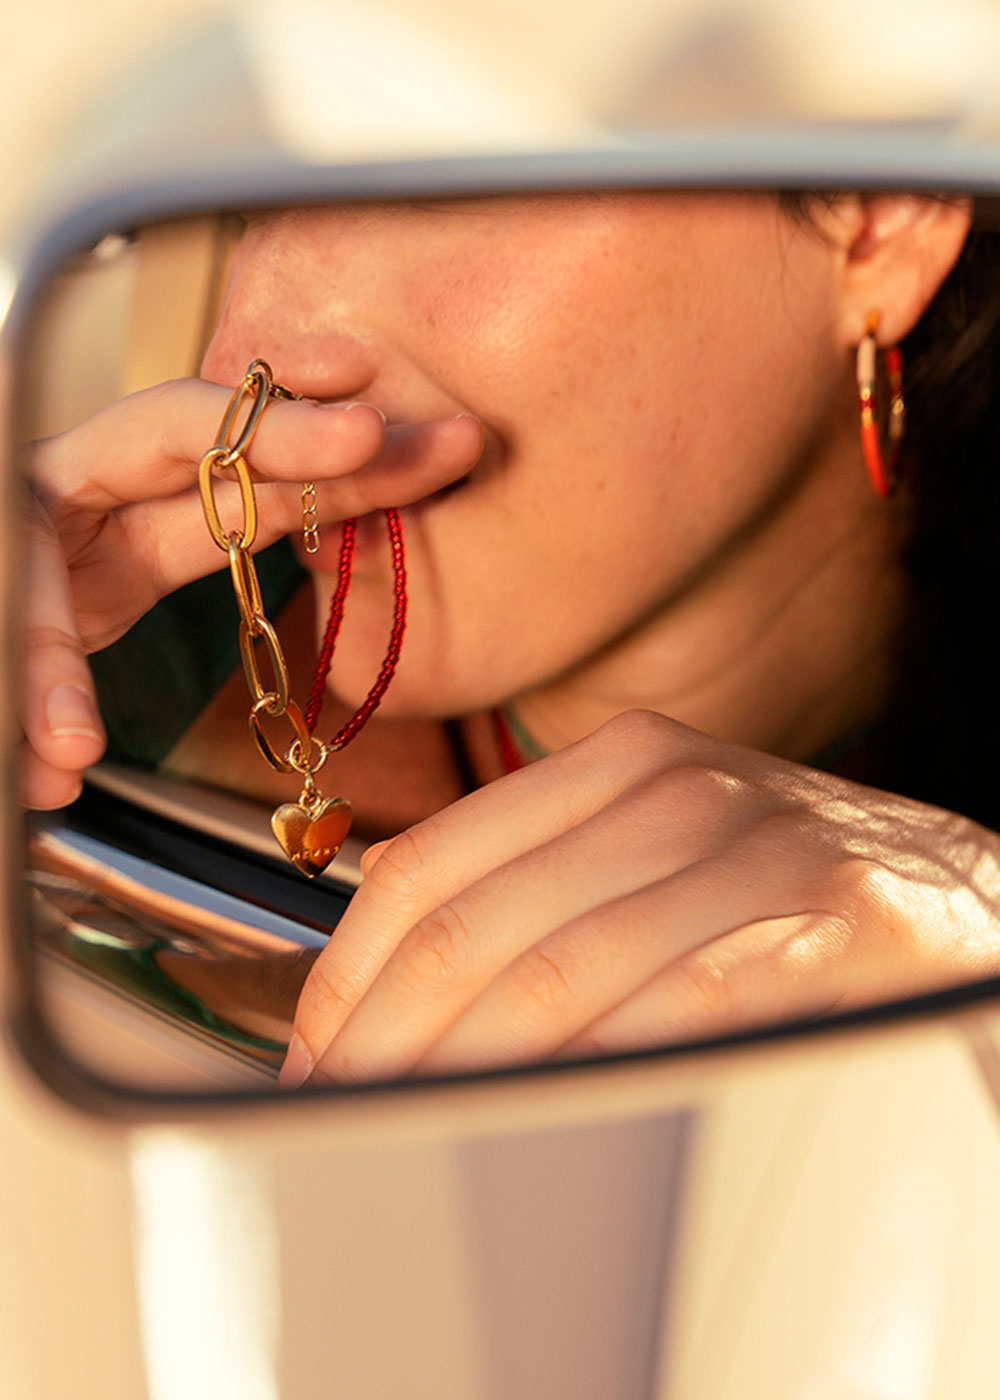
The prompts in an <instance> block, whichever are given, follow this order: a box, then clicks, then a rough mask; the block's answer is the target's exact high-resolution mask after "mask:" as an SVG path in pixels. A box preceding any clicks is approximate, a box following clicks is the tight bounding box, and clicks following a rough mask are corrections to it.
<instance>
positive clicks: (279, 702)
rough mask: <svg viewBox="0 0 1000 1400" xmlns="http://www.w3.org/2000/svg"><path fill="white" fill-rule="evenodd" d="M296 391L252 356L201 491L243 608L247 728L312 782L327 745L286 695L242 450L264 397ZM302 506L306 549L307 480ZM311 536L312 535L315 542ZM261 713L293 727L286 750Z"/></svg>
mask: <svg viewBox="0 0 1000 1400" xmlns="http://www.w3.org/2000/svg"><path fill="white" fill-rule="evenodd" d="M251 396H252V399H253V402H252V403H251V405H250V411H249V413H248V415H247V419H246V422H245V423H244V424H243V427H242V429H241V430H240V432H239V435H238V437H237V439H236V441H235V442H234V443H233V444H232V445H230V442H229V439H230V436H231V435H232V433H233V431H234V429H235V425H236V419H237V417H238V416H239V412H240V409H241V408H242V406H243V405H244V403H245V402H246V401H247V399H249V398H251ZM300 397H301V395H300V394H295V393H293V392H292V391H291V389H286V388H285V386H284V385H283V384H276V383H275V382H274V376H273V375H272V373H271V367H270V365H268V364H267V362H266V361H265V360H254V361H253V362H252V363H251V365H250V366H249V368H248V369H247V372H246V375H245V377H244V379H243V381H242V383H241V384H240V385H239V386H238V387H237V389H236V390H235V392H234V393H233V396H232V398H231V399H230V400H229V405H228V407H227V409H226V412H225V414H224V416H223V419H222V422H221V424H220V425H219V432H218V437H217V439H216V442H215V444H214V446H212V447H210V448H209V450H208V451H207V452H206V453H205V455H204V457H202V459H201V462H200V463H199V466H198V489H199V491H200V493H201V504H202V509H203V510H204V512H205V521H206V523H207V525H208V528H209V531H210V533H211V536H212V539H213V540H214V541H215V543H216V544H217V545H218V547H219V549H221V550H222V551H223V552H224V553H225V554H226V555H227V556H228V559H229V572H230V575H231V577H232V583H233V592H234V593H235V595H236V606H237V607H238V608H239V613H240V633H239V638H240V656H241V658H242V661H243V672H244V675H245V676H246V682H247V688H248V690H249V691H250V698H251V701H252V704H251V707H250V729H251V731H252V733H253V737H254V739H255V741H256V743H257V747H258V748H259V749H260V751H261V753H262V754H263V756H264V758H265V759H266V760H267V762H268V763H269V764H270V765H271V767H272V768H274V769H275V770H276V771H277V772H279V773H291V772H298V773H302V774H305V776H306V778H307V779H308V780H310V781H311V775H312V774H313V773H315V772H317V771H318V770H319V769H320V768H321V767H322V766H323V763H324V762H325V760H326V755H327V749H326V746H325V745H324V744H323V743H321V742H320V740H318V739H314V738H313V736H312V735H311V734H310V733H309V729H308V726H307V725H306V721H305V717H304V715H303V713H302V711H301V710H300V709H299V707H298V705H297V704H296V703H295V701H294V700H293V699H292V697H291V696H290V695H289V693H288V686H289V676H288V665H287V663H286V661H285V655H284V652H283V651H282V649H281V643H280V642H279V641H278V634H277V632H276V631H275V630H274V627H273V626H272V624H271V623H270V622H269V621H268V618H267V617H266V615H265V613H264V603H263V599H262V597H261V591H260V581H259V579H258V577H257V570H256V567H255V566H254V562H253V557H252V555H251V554H250V547H251V545H252V544H253V542H254V540H255V538H256V536H257V501H256V497H255V495H254V489H253V480H252V478H251V476H250V468H249V466H248V464H247V461H246V452H247V449H248V448H249V446H250V444H251V442H252V441H253V437H254V434H255V433H256V431H257V428H258V426H259V424H260V420H261V417H262V415H263V413H264V410H265V408H266V407H267V404H268V400H269V398H282V399H298V398H300ZM216 468H225V469H230V468H231V469H232V470H233V471H235V473H236V480H237V482H238V484H239V488H240V497H241V499H242V502H243V524H242V526H241V527H240V529H238V530H230V531H228V532H227V531H226V530H224V529H223V526H222V521H221V519H220V516H219V510H218V506H217V504H216V500H215V487H214V484H213V479H212V472H213V470H215V469H216ZM302 509H303V529H304V532H305V535H306V548H307V549H308V550H309V551H310V553H314V552H315V550H316V549H318V548H319V535H318V525H319V522H318V517H317V513H316V488H315V486H314V484H313V483H312V482H311V481H307V482H306V483H305V485H304V486H303V488H302ZM310 540H312V541H313V544H312V547H311V546H310ZM255 641H261V642H262V643H263V650H264V652H265V654H266V657H267V659H268V661H269V663H270V668H271V676H272V682H271V684H270V686H268V685H266V684H265V683H264V680H263V679H262V677H261V674H260V665H259V663H258V660H257V653H256V650H255V647H254V643H255ZM265 714H266V715H268V716H269V717H270V718H272V719H281V718H283V717H284V718H287V719H288V722H289V723H290V724H291V726H292V730H293V738H292V742H291V744H290V745H289V747H288V749H287V750H286V751H285V752H284V754H282V753H281V752H280V750H279V749H277V748H276V747H275V746H274V744H272V742H271V740H270V739H269V738H268V736H267V734H266V732H265V730H264V721H263V716H264V715H265ZM307 786H308V783H307Z"/></svg>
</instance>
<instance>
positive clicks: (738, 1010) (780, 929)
mask: <svg viewBox="0 0 1000 1400" xmlns="http://www.w3.org/2000/svg"><path fill="white" fill-rule="evenodd" d="M855 939H856V932H855V930H854V929H853V928H852V926H851V925H850V924H849V923H848V922H847V921H846V920H845V919H843V918H840V917H837V916H835V915H833V914H830V913H827V912H825V911H818V912H817V911H808V912H803V913H800V914H788V915H785V916H783V917H780V918H772V919H761V920H757V921H754V922H752V923H749V924H747V925H746V926H745V927H743V928H740V929H736V930H734V931H732V932H730V933H727V934H726V935H725V936H724V937H720V938H716V939H713V940H711V941H710V942H708V943H707V944H705V945H703V946H701V947H698V948H695V949H692V950H691V951H690V952H689V953H687V954H685V955H684V956H682V957H680V958H678V959H676V961H674V962H671V963H669V964H668V965H667V966H665V967H663V968H662V969H660V970H659V972H658V973H657V975H656V976H655V977H653V978H651V979H650V980H649V981H648V982H647V983H646V984H645V985H644V986H642V987H640V988H638V989H637V990H636V991H635V992H634V993H633V994H632V995H630V996H628V997H625V998H623V1000H622V1001H621V1003H620V1004H619V1005H617V1006H615V1007H613V1008H612V1009H611V1010H610V1011H607V1012H605V1013H604V1014H603V1015H599V1016H597V1017H596V1018H595V1019H594V1020H593V1021H592V1022H591V1023H590V1024H589V1025H587V1026H585V1027H583V1029H582V1030H580V1031H579V1032H578V1033H577V1034H576V1035H574V1036H571V1037H569V1038H568V1039H567V1040H566V1041H565V1042H564V1043H563V1044H562V1045H561V1046H559V1047H556V1048H555V1049H554V1053H555V1057H556V1058H558V1059H578V1058H583V1057H589V1056H597V1055H609V1054H620V1053H623V1052H629V1051H638V1050H648V1049H652V1048H653V1047H654V1046H656V1045H663V1044H667V1043H670V1042H675V1043H676V1042H682V1041H690V1040H703V1039H708V1038H709V1037H713V1036H721V1035H730V1034H734V1033H735V1032H737V1031H741V1030H749V1029H751V1028H753V1027H754V1026H758V1025H761V1024H767V1025H773V1024H775V1023H776V1022H778V1021H786V1020H792V1019H795V1018H798V1017H805V1016H820V1015H824V1014H827V1013H829V1012H831V1011H833V1010H835V1009H836V1008H837V1007H838V1006H840V1005H842V1004H845V1000H846V999H847V998H849V996H850V976H849V973H848V968H849V966H850V963H849V958H848V957H847V954H848V952H849V951H850V946H851V944H852V942H854V941H855ZM859 1004H860V1003H859Z"/></svg>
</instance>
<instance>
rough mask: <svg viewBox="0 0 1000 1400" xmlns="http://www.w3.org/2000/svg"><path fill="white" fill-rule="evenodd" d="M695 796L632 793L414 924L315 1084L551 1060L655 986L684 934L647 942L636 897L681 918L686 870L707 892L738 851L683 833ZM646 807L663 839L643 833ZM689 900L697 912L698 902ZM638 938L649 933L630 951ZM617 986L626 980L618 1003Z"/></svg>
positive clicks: (721, 837) (723, 833) (671, 790)
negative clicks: (709, 870) (722, 853)
mask: <svg viewBox="0 0 1000 1400" xmlns="http://www.w3.org/2000/svg"><path fill="white" fill-rule="evenodd" d="M687 786H688V785H687V783H686V782H685V777H684V774H683V772H682V771H679V770H674V771H673V772H671V773H668V774H667V775H665V776H662V777H657V779H655V780H654V781H653V782H644V783H639V784H636V785H635V786H633V787H631V788H630V789H629V790H628V791H627V792H626V793H624V794H623V795H622V796H621V797H619V798H617V799H615V800H614V801H612V802H610V803H609V804H607V805H606V806H604V807H603V808H602V809H601V810H600V811H599V812H597V813H595V814H594V815H593V816H591V817H589V818H588V819H587V820H585V821H583V822H582V823H580V824H579V825H577V826H575V827H574V828H572V830H570V831H568V832H564V833H562V834H560V835H559V836H557V837H555V838H554V839H552V840H550V841H547V842H545V843H544V844H542V845H539V846H536V847H534V848H533V849H531V850H528V851H526V852H525V853H524V854H523V855H521V856H519V857H517V858H515V859H513V860H510V861H508V862H507V863H505V864H503V865H501V866H500V867H498V868H496V869H493V870H491V871H489V872H488V873H487V874H486V875H484V876H483V877H482V878H481V879H478V880H476V881H474V882H473V883H472V884H470V885H468V886H466V887H465V888H463V889H462V890H461V891H460V892H458V893H457V894H455V895H454V896H453V897H452V898H450V899H449V900H447V901H446V902H444V903H442V904H440V905H438V906H437V907H436V908H435V909H433V910H432V911H431V912H429V913H428V914H426V915H424V916H423V917H421V918H419V919H418V920H417V921H416V922H415V923H414V924H413V925H412V926H411V927H410V928H409V929H408V930H407V932H406V933H405V934H404V936H403V937H402V939H401V940H400V942H399V944H398V946H397V947H396V948H395V949H394V950H393V952H392V954H391V955H390V957H389V959H388V961H387V962H386V963H385V965H384V966H383V967H382V969H381V971H380V973H379V975H378V977H377V978H376V980H375V982H374V983H373V985H372V986H371V987H370V988H369V989H368V991H367V992H366V994H365V995H364V996H363V997H362V999H361V1001H360V1003H359V1004H358V1005H357V1006H356V1007H355V1008H354V1010H353V1011H352V1013H351V1015H350V1016H349V1017H348V1019H347V1021H346V1023H345V1024H344V1025H343V1026H342V1028H341V1030H340V1032H339V1034H338V1035H337V1036H336V1038H335V1039H334V1041H333V1042H332V1044H330V1045H329V1046H328V1047H327V1049H326V1050H325V1051H324V1052H323V1053H322V1054H321V1055H320V1056H319V1057H318V1065H317V1070H316V1074H317V1076H319V1077H330V1078H333V1079H336V1080H338V1081H341V1082H342V1081H344V1080H346V1079H351V1078H356V1077H359V1076H363V1077H365V1078H370V1077H372V1076H373V1075H377V1076H378V1077H379V1078H386V1077H390V1076H393V1075H400V1074H403V1073H406V1072H407V1071H409V1070H410V1069H411V1068H412V1067H413V1066H414V1065H415V1064H417V1063H420V1064H421V1066H424V1065H426V1066H429V1067H430V1068H432V1069H434V1070H438V1069H442V1068H452V1067H454V1066H455V1065H458V1064H462V1065H463V1066H466V1067H467V1066H469V1065H475V1064H478V1063H482V1058H481V1057H482V1054H483V1053H484V1050H485V1051H487V1053H491V1052H492V1051H494V1050H495V1051H496V1052H497V1053H498V1054H499V1056H500V1058H501V1059H505V1058H506V1057H507V1056H508V1055H509V1053H510V1051H511V1048H512V1044H513V1041H515V1040H516V1041H517V1043H518V1044H520V1045H521V1046H522V1048H523V1049H524V1051H525V1053H526V1055H527V1056H528V1057H529V1058H530V1057H534V1055H535V1054H536V1053H538V1035H539V1034H540V1035H541V1036H542V1037H543V1045H542V1048H543V1049H544V1051H545V1053H548V1049H549V1046H548V1039H549V1038H550V1037H551V1038H552V1039H553V1043H554V1045H558V1044H561V1042H562V1040H563V1039H564V1038H565V1035H566V1034H567V1033H568V1032H569V1031H570V1030H575V1029H577V1028H578V1027H580V1026H583V1025H585V1024H586V1023H587V1021H588V1020H589V1019H591V1017H592V1016H593V1015H595V1014H596V1010H597V1009H599V1008H595V1009H594V1010H593V1011H590V1012H589V1014H588V1011H587V1008H588V1006H590V1004H591V1001H592V999H593V997H595V996H596V997H597V998H598V999H599V1001H600V1006H605V1005H608V1004H613V1001H614V1000H617V997H618V995H624V990H629V989H630V987H631V984H632V982H633V981H634V980H635V979H636V978H638V979H639V980H641V981H644V980H645V979H646V978H647V977H650V976H652V975H653V973H654V971H655V970H656V968H657V966H658V965H659V961H660V960H661V959H662V957H663V956H664V955H665V953H666V952H667V951H668V949H669V947H670V943H671V933H674V936H675V937H676V938H677V939H678V940H679V934H677V933H676V931H675V930H673V929H671V928H667V927H664V928H661V929H656V931H655V936H653V937H650V936H649V929H650V920H649V919H648V918H643V917H641V916H640V915H639V913H638V911H637V907H636V906H637V904H638V903H640V902H641V899H640V895H639V892H640V891H644V890H646V889H647V888H650V887H652V888H653V894H652V895H651V902H652V903H653V904H654V906H655V909H656V910H659V911H660V912H665V911H669V909H670V906H671V903H673V904H674V905H677V906H680V907H681V908H683V903H684V898H683V895H682V893H681V892H680V891H678V890H676V889H675V890H671V889H670V888H669V886H670V877H672V876H673V875H675V874H678V878H679V879H680V878H682V877H680V875H679V872H681V871H684V870H690V871H692V872H697V873H698V876H699V883H700V884H701V885H703V884H704V883H705V882H706V881H707V880H711V879H712V878H713V877H712V876H711V875H707V876H706V875H705V874H704V872H703V867H704V865H705V861H706V857H707V856H708V854H709V853H710V851H711V850H715V851H718V850H719V849H720V847H725V846H729V845H731V843H732V842H733V840H734V832H733V830H732V823H731V822H728V821H726V820H720V821H719V822H718V823H717V824H716V826H715V829H714V831H713V832H712V835H711V844H710V846H706V842H705V839H704V836H703V834H702V833H701V832H699V831H697V830H696V829H694V828H693V827H692V825H691V824H689V823H687V822H684V821H683V820H680V819H679V817H680V814H681V812H682V811H683V808H684V805H685V803H684V799H683V796H682V792H683V791H685V790H686V789H687ZM651 789H655V791H651ZM651 803H653V804H655V805H656V808H657V810H658V811H659V812H660V813H661V814H662V817H663V829H658V827H656V826H653V825H652V824H651V823H649V821H648V820H646V814H647V813H648V811H649V808H650V804H651ZM738 814H739V809H737V808H734V809H733V815H734V816H737V817H738ZM668 833H669V834H668ZM625 852H627V859H623V853H625ZM527 891H530V892H531V893H530V896H528V895H526V892H527ZM688 898H689V899H693V900H694V901H695V902H696V901H697V894H695V895H693V896H691V895H689V896H688ZM620 925H621V928H620ZM638 925H641V926H642V930H643V931H642V933H641V934H637V935H636V936H634V937H632V938H631V939H630V938H629V937H628V935H629V934H630V933H631V932H633V931H634V929H635V928H636V927H637V926H638ZM553 930H555V931H556V932H553ZM612 948H615V949H618V952H616V953H614V954H613V955H612V954H611V953H610V950H611V949H612ZM644 959H647V960H651V961H649V964H648V966H647V965H646V963H645V962H644ZM619 973H622V974H624V976H625V979H626V986H625V988H624V990H623V991H622V992H621V993H618V992H616V990H615V989H616V987H617V986H618V982H619V977H618V975H617V974H619ZM320 975H323V976H333V977H336V976H337V974H336V971H329V970H328V971H324V973H322V974H320ZM608 997H610V998H611V1001H610V1002H609V1001H607V1000H606V998H608ZM563 1002H564V1003H565V1004H562V1003H563ZM526 1008H530V1009H533V1010H534V1011H536V1012H537V1013H538V1015H539V1025H538V1026H532V1025H530V1024H529V1020H530V1018H526V1015H525V1011H526ZM567 1017H569V1018H570V1019H569V1022H568V1024H567ZM456 1023H457V1024H456ZM497 1032H499V1033H497Z"/></svg>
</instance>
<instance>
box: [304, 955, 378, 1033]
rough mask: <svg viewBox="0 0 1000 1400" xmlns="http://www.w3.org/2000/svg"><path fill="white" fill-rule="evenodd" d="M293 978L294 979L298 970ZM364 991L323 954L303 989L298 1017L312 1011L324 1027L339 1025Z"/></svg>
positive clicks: (341, 968) (314, 965) (344, 971)
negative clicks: (304, 1012)
mask: <svg viewBox="0 0 1000 1400" xmlns="http://www.w3.org/2000/svg"><path fill="white" fill-rule="evenodd" d="M290 975H291V976H292V977H293V978H294V976H295V971H294V970H292V971H291V972H290ZM361 994H362V988H361V987H360V986H359V985H358V984H357V983H356V982H355V980H354V979H353V978H352V977H351V976H350V974H349V973H348V972H347V971H346V970H345V969H344V968H343V967H342V966H340V965H338V964H336V963H334V962H333V961H332V960H331V959H330V958H328V957H324V956H323V955H322V954H321V955H320V957H318V958H317V959H316V961H315V962H314V963H313V965H312V968H311V969H310V971H309V974H308V976H307V977H306V980H305V984H304V986H303V988H302V997H301V1002H300V1006H299V1014H300V1015H301V1014H302V1012H303V1011H306V1012H311V1013H312V1014H314V1015H315V1016H316V1017H317V1019H318V1020H319V1021H320V1022H321V1023H322V1024H324V1025H330V1026H332V1025H339V1024H340V1022H341V1021H342V1020H344V1019H345V1018H346V1017H347V1016H348V1015H349V1014H350V1012H351V1011H353V1010H354V1008H355V1006H356V1005H357V1003H358V1001H359V1000H360V999H361Z"/></svg>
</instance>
